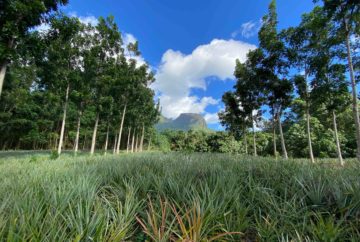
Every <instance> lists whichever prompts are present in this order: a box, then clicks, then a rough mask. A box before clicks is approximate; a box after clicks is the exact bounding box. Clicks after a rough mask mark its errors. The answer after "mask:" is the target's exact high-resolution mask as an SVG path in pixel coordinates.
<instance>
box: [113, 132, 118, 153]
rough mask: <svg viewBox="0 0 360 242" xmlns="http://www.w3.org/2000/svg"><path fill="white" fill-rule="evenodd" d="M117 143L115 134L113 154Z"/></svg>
mask: <svg viewBox="0 0 360 242" xmlns="http://www.w3.org/2000/svg"><path fill="white" fill-rule="evenodd" d="M116 143H117V134H115V140H114V148H113V154H115V153H116Z"/></svg>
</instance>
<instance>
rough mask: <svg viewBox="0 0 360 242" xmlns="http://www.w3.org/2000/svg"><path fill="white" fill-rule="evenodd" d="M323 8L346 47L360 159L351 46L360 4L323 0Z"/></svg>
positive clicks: (358, 27)
mask: <svg viewBox="0 0 360 242" xmlns="http://www.w3.org/2000/svg"><path fill="white" fill-rule="evenodd" d="M323 4H324V6H323V8H324V11H325V12H326V13H327V16H328V20H329V21H330V22H332V23H333V25H334V26H335V29H334V30H335V31H334V32H335V35H336V37H337V39H338V40H339V42H338V44H339V45H340V44H344V45H345V47H346V59H347V66H348V70H349V75H350V81H351V90H352V108H353V116H354V122H355V128H356V143H357V153H356V157H357V159H358V161H360V118H359V107H358V97H357V87H356V84H357V81H356V79H355V73H354V65H353V53H352V48H351V41H350V38H351V36H354V35H356V34H357V35H358V34H359V33H360V4H359V1H358V0H323Z"/></svg>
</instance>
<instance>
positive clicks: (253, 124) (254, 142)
mask: <svg viewBox="0 0 360 242" xmlns="http://www.w3.org/2000/svg"><path fill="white" fill-rule="evenodd" d="M251 122H252V129H253V146H254V156H257V150H256V133H255V123H254V120H253V118H252V117H251Z"/></svg>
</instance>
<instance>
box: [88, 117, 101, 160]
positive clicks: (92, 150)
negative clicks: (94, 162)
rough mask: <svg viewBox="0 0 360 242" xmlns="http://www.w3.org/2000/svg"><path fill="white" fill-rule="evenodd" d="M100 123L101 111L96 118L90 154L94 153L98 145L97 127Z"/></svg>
mask: <svg viewBox="0 0 360 242" xmlns="http://www.w3.org/2000/svg"><path fill="white" fill-rule="evenodd" d="M98 124H99V113H97V114H96V120H95V125H94V131H93V135H92V140H91V149H90V155H93V154H94V152H95V145H96V133H97V129H98Z"/></svg>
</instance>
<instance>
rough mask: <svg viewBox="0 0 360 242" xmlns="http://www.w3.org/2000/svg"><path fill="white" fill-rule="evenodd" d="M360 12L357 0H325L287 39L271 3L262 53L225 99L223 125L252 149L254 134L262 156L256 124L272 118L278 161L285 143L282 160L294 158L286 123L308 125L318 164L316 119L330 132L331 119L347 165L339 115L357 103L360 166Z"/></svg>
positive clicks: (254, 55)
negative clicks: (249, 137)
mask: <svg viewBox="0 0 360 242" xmlns="http://www.w3.org/2000/svg"><path fill="white" fill-rule="evenodd" d="M359 8H360V5H359V4H357V1H348V0H329V1H328V0H324V1H323V4H322V6H316V7H315V8H314V9H313V10H312V11H311V12H310V13H308V14H304V15H303V16H302V21H301V23H300V24H299V25H298V26H296V27H291V28H288V29H284V30H282V31H280V32H279V31H278V29H277V24H278V20H277V14H276V2H275V0H273V1H271V3H270V5H269V13H268V14H267V15H266V16H264V17H263V19H262V27H261V29H260V30H259V33H258V37H259V48H257V49H255V50H252V51H250V52H249V53H248V55H247V57H248V58H247V61H246V62H245V63H240V62H239V61H237V62H236V69H235V73H234V74H235V77H236V78H237V83H236V85H235V86H234V89H235V90H234V91H229V92H226V93H225V94H224V95H223V98H222V99H223V102H224V103H225V110H224V111H223V112H220V113H219V117H220V120H221V122H222V124H223V125H225V126H226V128H227V129H228V130H229V131H230V132H232V133H233V134H234V135H235V136H237V137H240V136H243V137H244V145H245V147H247V141H246V140H247V138H246V134H247V131H248V129H249V128H252V130H253V147H254V149H253V154H254V155H257V150H256V147H257V145H256V135H257V132H256V125H258V126H260V125H259V123H261V122H260V121H261V120H262V117H263V116H264V113H266V111H269V113H270V115H271V118H270V119H271V126H272V127H271V128H270V129H268V128H269V126H267V128H265V129H264V131H265V132H271V133H272V136H273V155H274V156H277V140H276V139H277V137H278V136H279V137H280V145H281V151H282V155H283V157H284V158H285V159H287V158H288V152H287V143H286V141H285V138H284V137H285V136H284V131H283V126H284V123H285V124H286V126H287V130H289V129H291V126H294V128H293V129H295V127H296V126H298V125H299V124H300V123H302V122H303V121H302V120H305V123H306V136H307V150H308V156H309V158H310V159H311V161H312V162H315V160H314V152H313V147H312V146H313V139H314V138H315V137H314V134H313V132H312V131H313V128H314V127H312V126H311V124H312V123H314V122H315V123H316V121H313V122H312V121H311V120H312V119H313V120H314V118H315V120H317V121H318V120H321V121H324V123H322V125H328V124H327V123H325V122H328V119H327V118H324V116H325V117H329V116H331V117H332V120H331V121H332V125H331V126H329V128H331V129H332V130H333V133H334V142H335V143H336V147H337V148H336V152H337V156H338V159H339V161H340V163H341V164H342V165H343V163H344V161H343V158H342V150H341V147H342V146H341V144H340V138H339V130H338V121H337V116H338V115H342V114H343V113H345V112H346V110H347V108H348V107H349V105H350V103H351V104H352V111H353V123H352V125H350V126H347V127H346V129H347V130H351V129H352V127H354V132H353V133H352V136H355V137H356V139H355V140H356V144H357V152H356V157H357V158H358V160H360V122H359V112H358V98H357V90H356V85H357V80H356V78H357V79H358V77H357V76H356V71H359V69H358V65H359V62H358V57H359V56H358V54H359V49H358V47H359V38H358V36H359V34H360V29H359V26H360V9H359ZM356 68H357V69H356ZM349 83H350V85H349ZM349 86H350V89H351V93H350V92H349ZM294 91H295V93H296V94H295V95H294ZM284 113H285V114H287V115H284ZM284 116H286V117H284ZM312 117H313V118H312ZM277 132H278V133H279V135H278V136H277V134H276V133H277ZM344 132H345V131H344ZM324 135H325V134H324ZM348 139H349V140H351V139H352V138H351V137H350V138H348ZM355 140H354V141H355ZM350 146H351V144H350ZM245 150H247V149H245Z"/></svg>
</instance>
